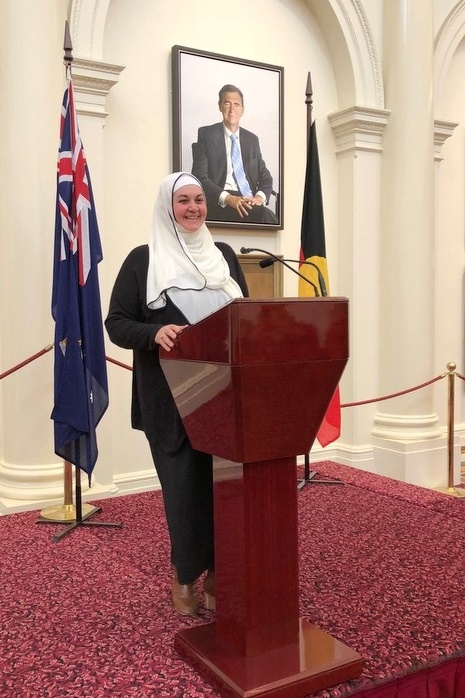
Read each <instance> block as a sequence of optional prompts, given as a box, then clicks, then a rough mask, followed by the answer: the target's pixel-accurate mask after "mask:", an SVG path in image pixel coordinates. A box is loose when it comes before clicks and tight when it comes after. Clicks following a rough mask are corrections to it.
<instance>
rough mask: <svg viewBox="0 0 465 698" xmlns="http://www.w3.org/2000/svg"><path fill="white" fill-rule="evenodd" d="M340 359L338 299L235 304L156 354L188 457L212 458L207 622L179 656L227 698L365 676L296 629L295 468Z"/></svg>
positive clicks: (180, 642) (190, 632)
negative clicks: (211, 586)
mask: <svg viewBox="0 0 465 698" xmlns="http://www.w3.org/2000/svg"><path fill="white" fill-rule="evenodd" d="M347 358H348V301H347V300H346V299H344V298H277V299H271V300H255V299H249V298H241V299H238V300H235V301H233V302H231V303H230V304H228V305H227V306H225V307H224V308H222V309H220V310H218V311H217V312H215V313H213V314H212V315H209V316H208V317H206V318H204V319H203V320H201V321H200V322H198V323H196V324H195V325H191V326H190V327H189V328H187V329H186V330H185V331H184V332H183V333H182V334H181V335H180V336H179V339H178V342H177V344H176V346H175V348H174V349H173V350H172V351H171V352H165V351H162V350H161V351H160V359H161V365H162V368H163V371H164V373H165V376H166V378H167V381H168V383H169V386H170V388H171V391H172V393H173V396H174V398H175V401H176V404H177V406H178V409H179V412H180V414H181V417H182V419H183V423H184V426H185V428H186V431H187V433H188V435H189V439H190V441H191V443H192V445H193V446H194V448H196V449H199V450H201V451H205V452H208V453H211V454H213V456H214V461H213V477H214V508H215V576H216V613H215V622H214V623H209V624H203V625H198V626H194V627H190V628H188V629H186V630H183V631H180V632H178V633H177V634H176V636H175V646H176V648H177V649H178V651H180V652H181V653H182V654H183V655H184V656H187V657H188V658H190V659H191V660H193V662H194V664H195V665H196V666H198V667H201V668H204V669H206V670H207V673H209V674H210V676H213V677H215V679H216V680H217V682H219V684H220V685H222V686H224V687H226V689H227V693H228V694H232V695H233V696H241V697H242V698H245V697H248V696H254V697H259V696H266V697H267V698H271V697H273V698H297V697H298V696H303V695H308V694H309V693H314V692H316V691H319V690H322V689H323V688H327V687H329V686H333V685H335V684H337V683H341V682H343V681H347V680H348V679H351V678H356V677H357V676H359V675H360V674H361V672H362V669H363V663H364V662H363V659H362V658H361V657H360V655H359V654H357V652H355V651H353V650H352V649H350V648H349V647H346V646H345V645H344V644H342V643H341V642H339V641H338V640H336V639H335V638H333V637H331V636H330V635H328V634H327V633H325V632H323V631H322V630H320V629H319V628H317V627H316V626H314V625H312V624H310V623H308V622H307V621H305V620H302V619H299V588H298V587H299V578H298V575H299V572H298V522H297V476H296V457H297V456H298V455H299V454H303V453H308V452H309V450H310V448H311V446H312V443H313V441H314V439H315V436H316V433H317V431H318V428H319V426H320V424H321V421H322V419H323V417H324V414H325V412H326V409H327V406H328V404H329V402H330V400H331V397H332V395H333V393H334V391H335V389H336V387H337V385H338V382H339V379H340V377H341V375H342V372H343V370H344V367H345V364H346V362H347Z"/></svg>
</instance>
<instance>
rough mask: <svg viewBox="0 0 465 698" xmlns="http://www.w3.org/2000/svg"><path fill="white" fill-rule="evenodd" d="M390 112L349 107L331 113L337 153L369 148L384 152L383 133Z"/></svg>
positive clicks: (330, 119)
mask: <svg viewBox="0 0 465 698" xmlns="http://www.w3.org/2000/svg"><path fill="white" fill-rule="evenodd" d="M389 114H390V112H389V111H388V110H386V109H374V108H371V107H358V106H354V107H349V108H348V109H343V110H342V111H339V112H334V113H333V114H329V116H328V119H329V122H330V124H331V128H332V130H333V134H334V138H335V140H336V153H338V154H340V153H347V152H350V151H360V150H364V151H366V150H368V151H372V152H377V153H379V152H382V149H383V146H382V141H383V134H384V129H385V127H386V124H387V122H388V119H389Z"/></svg>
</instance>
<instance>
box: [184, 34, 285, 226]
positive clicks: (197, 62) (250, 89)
mask: <svg viewBox="0 0 465 698" xmlns="http://www.w3.org/2000/svg"><path fill="white" fill-rule="evenodd" d="M171 73H172V117H173V144H172V145H173V171H174V172H180V171H184V172H191V170H192V163H193V144H195V143H196V142H197V137H198V129H199V128H200V127H203V126H208V125H212V124H215V123H219V122H221V121H222V114H221V112H220V110H219V106H218V92H219V90H220V89H221V87H222V86H223V85H226V84H232V85H237V86H238V87H239V89H240V90H241V91H242V93H243V95H244V114H243V116H242V118H241V121H240V128H243V129H244V130H247V131H250V132H251V133H252V134H255V136H256V137H258V141H259V148H260V151H261V155H262V158H263V160H264V162H265V165H266V169H267V170H268V172H269V173H270V174H271V177H272V180H273V185H272V188H273V191H272V194H271V196H270V199H269V202H268V204H267V207H268V208H269V209H270V210H271V211H272V212H273V213H274V215H275V220H276V221H277V222H270V223H268V222H267V223H256V222H249V221H247V220H246V219H245V218H244V219H241V220H231V221H230V220H218V218H216V219H215V218H214V217H210V216H209V215H207V223H209V224H210V225H212V226H215V227H233V228H259V229H266V230H282V228H283V190H284V188H283V133H284V129H283V103H284V95H283V85H284V68H282V67H280V66H276V65H270V64H268V63H259V62H257V61H251V60H247V59H244V58H237V57H234V56H225V55H222V54H219V53H212V52H210V51H202V50H198V49H194V48H188V47H186V46H173V47H172V49H171ZM241 143H242V140H241ZM231 211H232V213H231V215H232V216H233V218H234V211H233V210H232V209H231ZM225 215H226V216H227V213H226V214H225Z"/></svg>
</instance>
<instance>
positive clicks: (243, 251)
mask: <svg viewBox="0 0 465 698" xmlns="http://www.w3.org/2000/svg"><path fill="white" fill-rule="evenodd" d="M249 252H263V254H267V255H268V256H269V257H273V260H274V261H273V264H274V262H280V263H281V264H283V265H284V266H285V267H287V268H288V269H290V270H291V271H292V272H294V274H297V276H300V278H301V279H303V280H304V281H306V282H307V284H310V286H312V287H313V290H314V291H315V296H316V297H318V296H319V295H320V294H319V291H318V288H317V287H316V285H315V284H314V283H313V281H310V279H307V277H306V276H304V275H303V274H301V273H300V272H299V271H297V269H294V267H291V265H290V264H288V263H287V262H286V261H285V260H284V259H281V258H280V257H277V256H276V255H275V254H273V253H272V252H268V250H261V249H260V248H259V247H241V254H249ZM262 261H265V260H262ZM261 265H262V263H261V262H260V266H261Z"/></svg>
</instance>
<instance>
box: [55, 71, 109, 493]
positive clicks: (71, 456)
mask: <svg viewBox="0 0 465 698" xmlns="http://www.w3.org/2000/svg"><path fill="white" fill-rule="evenodd" d="M102 258H103V256H102V247H101V244H100V235H99V231H98V225H97V217H96V214H95V207H94V200H93V196H92V189H91V183H90V177H89V172H88V169H87V162H86V157H85V154H84V148H83V146H82V142H81V137H80V134H79V128H78V123H77V119H76V108H75V104H74V96H73V84H72V80H71V78H69V79H68V84H67V88H66V90H65V94H64V97H63V104H62V107H61V125H60V147H59V151H58V172H57V201H56V219H55V252H54V266H53V291H52V316H53V319H54V320H55V343H54V350H55V373H54V380H55V383H54V408H53V411H52V415H51V418H52V419H53V420H54V431H55V453H56V454H57V455H58V456H60V457H61V458H63V459H64V460H67V461H69V462H70V463H73V464H74V465H76V466H78V467H79V468H81V470H84V471H85V472H86V473H87V474H88V476H89V481H90V476H91V473H92V470H93V468H94V465H95V462H96V460H97V455H98V449H97V439H96V427H97V424H98V423H99V421H100V419H101V418H102V416H103V414H104V413H105V410H106V409H107V407H108V379H107V369H106V359H105V344H104V335H103V324H102V310H101V306H100V291H99V283H98V269H97V266H98V263H99V262H100V261H101V260H102Z"/></svg>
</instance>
